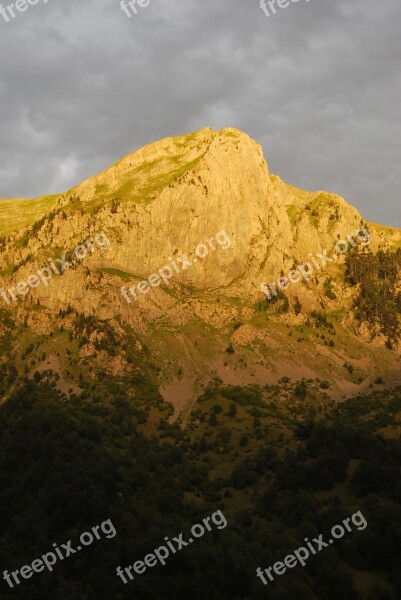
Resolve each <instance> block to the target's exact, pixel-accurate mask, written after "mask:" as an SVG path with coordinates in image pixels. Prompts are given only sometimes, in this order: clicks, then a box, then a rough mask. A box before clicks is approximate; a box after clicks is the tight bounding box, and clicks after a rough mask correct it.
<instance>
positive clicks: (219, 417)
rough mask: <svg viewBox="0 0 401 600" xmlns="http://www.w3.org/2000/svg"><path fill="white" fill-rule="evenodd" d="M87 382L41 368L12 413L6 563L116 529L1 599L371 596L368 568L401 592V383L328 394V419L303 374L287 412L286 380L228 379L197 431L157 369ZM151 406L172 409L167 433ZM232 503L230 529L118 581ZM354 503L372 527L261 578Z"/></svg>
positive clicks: (0, 505) (385, 594) (1, 411)
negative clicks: (363, 579)
mask: <svg viewBox="0 0 401 600" xmlns="http://www.w3.org/2000/svg"><path fill="white" fill-rule="evenodd" d="M87 325H90V324H88V323H86V324H85V323H84V326H85V327H86V326H87ZM283 385H284V384H283ZM285 385H286V386H287V387H288V389H290V388H291V386H292V384H291V383H290V382H287V383H286V384H285ZM81 386H82V388H83V391H82V393H80V394H79V395H71V396H70V397H69V398H67V397H66V396H65V395H63V394H62V393H60V392H59V391H57V388H55V387H54V386H53V385H52V384H51V381H50V380H49V378H48V377H47V376H46V375H45V374H42V375H40V376H38V377H36V378H34V379H33V380H28V379H26V380H25V381H23V382H22V384H21V385H19V386H18V388H17V389H15V391H14V392H13V393H12V394H11V397H10V398H9V399H8V401H7V402H6V403H4V405H2V406H1V407H0V448H1V449H0V558H1V565H2V566H3V569H2V570H4V569H8V570H9V571H12V570H14V569H16V568H20V567H21V566H23V565H25V564H30V563H32V561H33V560H34V559H36V558H39V557H40V556H41V555H42V554H44V553H46V552H48V551H50V550H51V549H52V544H53V542H56V543H59V544H60V543H64V542H66V541H67V540H69V539H71V540H73V545H74V544H75V542H76V541H77V540H78V538H79V535H80V533H82V532H84V531H88V530H90V528H91V527H92V526H94V525H97V524H100V523H101V522H102V521H104V520H107V519H111V520H112V522H113V524H114V525H115V527H116V529H117V535H116V537H115V538H113V539H106V538H104V537H103V538H102V539H101V540H99V541H95V542H94V543H93V545H91V546H88V547H87V548H86V549H85V550H84V551H82V552H81V553H80V554H77V555H74V556H72V557H70V558H69V559H68V560H65V561H63V562H60V563H58V564H57V565H56V566H55V569H54V572H53V573H51V574H49V573H48V574H46V573H41V574H36V575H35V576H34V577H33V578H31V579H29V580H26V581H23V583H22V584H21V585H19V586H18V587H15V588H14V589H12V590H11V589H9V588H8V585H7V584H6V582H5V581H1V582H0V585H1V597H2V598H5V599H6V600H9V599H11V598H17V599H18V598H20V599H23V600H25V599H28V598H29V599H30V600H31V599H33V600H36V599H38V600H39V599H40V600H43V599H45V600H46V599H49V600H50V599H51V600H73V599H74V600H76V599H77V598H79V599H80V600H81V599H82V600H95V599H96V600H102V599H103V598H104V599H106V598H107V600H109V598H114V599H116V600H125V599H128V598H132V597H135V598H140V599H143V600H148V599H149V600H151V599H152V600H153V599H157V600H159V599H167V600H168V599H171V600H172V599H174V600H176V599H177V600H180V599H181V598H182V599H184V598H185V600H186V599H187V598H188V596H190V597H191V598H194V599H195V600H204V599H205V598H212V599H214V600H225V599H227V600H228V599H230V600H237V599H238V600H240V599H241V600H247V599H256V600H259V599H262V598H264V599H265V598H267V599H268V600H287V599H288V600H291V599H294V600H295V599H298V598H299V596H300V595H302V597H303V598H305V599H306V600H320V599H321V600H327V599H328V600H338V598H341V599H344V600H358V599H359V598H363V599H364V600H365V597H364V596H361V595H360V592H359V587H358V585H357V584H356V582H355V580H354V579H353V574H354V573H356V572H360V573H361V574H363V573H365V572H369V576H370V577H372V578H373V579H372V580H373V582H374V585H373V584H372V586H371V589H370V591H369V594H370V596H369V598H367V597H366V600H380V599H381V598H388V599H390V600H395V599H396V598H397V597H399V595H400V594H401V578H400V576H399V573H398V565H399V563H400V547H401V506H400V504H401V474H400V468H399V465H400V459H401V443H400V442H399V441H395V440H390V439H387V438H385V437H383V436H381V435H378V433H377V429H378V428H380V427H384V426H386V425H389V426H392V425H395V424H396V423H397V419H396V416H395V415H396V414H397V412H399V411H400V410H401V395H400V390H398V391H395V392H394V393H393V394H392V395H391V396H389V397H385V396H383V395H380V394H372V396H371V397H368V398H356V399H354V400H353V401H349V402H346V403H344V404H343V405H341V406H339V407H330V406H329V404H327V405H326V408H325V410H324V411H322V412H320V413H319V411H317V410H316V407H315V403H313V404H311V403H310V402H309V396H308V394H309V393H310V390H311V388H312V385H311V384H309V385H308V386H306V385H305V382H300V383H299V384H297V385H295V384H294V385H293V386H292V389H293V398H294V399H293V404H291V402H289V403H288V404H287V405H285V406H284V405H280V404H278V403H277V402H276V401H275V400H274V397H275V393H276V390H275V388H274V386H272V387H271V388H269V387H266V389H264V390H263V389H261V388H258V386H248V387H246V388H241V387H239V386H226V385H222V384H221V382H219V380H214V381H213V382H211V383H210V385H209V386H208V387H207V388H206V389H205V391H204V394H202V396H201V397H200V398H199V402H198V403H197V404H196V406H195V408H194V411H193V416H192V419H191V420H190V424H189V426H188V427H187V428H186V429H184V430H183V429H182V428H180V427H179V426H178V425H177V424H171V423H169V422H168V420H166V416H167V415H166V412H165V411H164V408H165V407H164V406H163V405H162V403H161V397H160V396H159V395H158V391H157V386H156V385H155V382H154V381H153V380H152V377H151V370H150V371H146V370H144V371H143V372H141V373H140V372H138V373H134V374H133V375H132V376H130V377H129V378H120V379H119V378H113V379H112V378H107V377H100V376H99V377H97V378H96V379H95V380H93V379H92V380H87V379H86V378H84V379H83V381H82V382H81ZM300 386H301V387H302V390H303V391H304V392H305V393H302V394H301V395H299V393H297V391H296V390H297V389H298V388H299V387H300ZM321 398H324V396H323V395H322V396H321ZM314 402H315V400H314ZM150 407H151V411H158V413H157V414H158V415H159V416H158V419H159V421H158V426H156V427H153V428H152V427H151V423H150V418H151V414H156V413H154V412H153V413H151V411H150ZM212 415H213V416H214V417H215V420H214V421H213V422H211V421H210V417H211V416H212ZM152 432H153V433H152ZM219 508H222V509H223V511H224V514H225V516H226V517H227V519H228V523H229V524H228V527H227V528H226V529H224V530H221V531H219V530H217V529H215V530H214V531H213V532H210V533H206V534H205V536H204V537H202V538H200V539H199V540H197V541H196V543H194V544H193V545H191V547H190V548H185V549H184V550H182V551H181V552H180V553H178V554H176V555H174V556H173V557H171V558H170V559H169V560H168V562H167V564H166V565H165V566H157V567H155V568H153V569H148V570H147V572H146V573H144V574H143V575H141V576H136V578H135V581H134V582H132V583H130V584H128V585H124V584H123V583H122V582H121V580H120V579H119V578H118V577H117V576H116V572H115V569H116V567H117V566H118V565H120V566H123V567H124V566H128V565H130V564H133V563H134V562H135V561H137V560H141V559H143V558H144V556H145V555H147V554H149V553H151V552H152V551H153V549H154V548H156V547H158V546H160V545H162V544H163V541H164V538H165V536H169V537H170V538H172V537H174V536H176V535H177V534H179V533H180V532H183V533H184V539H185V537H187V536H186V532H189V530H190V527H191V525H193V524H194V523H197V522H200V520H201V518H203V517H205V516H207V515H210V514H212V513H213V512H214V511H215V510H217V509H219ZM356 510H362V512H363V514H364V515H365V517H366V519H367V520H368V524H369V525H368V528H367V529H365V530H364V531H360V532H358V531H356V530H355V531H353V532H352V533H350V534H348V535H346V536H345V537H344V538H343V539H341V540H338V542H336V544H335V545H333V546H331V547H330V548H329V549H327V550H325V551H324V552H323V551H322V552H321V553H320V554H319V555H318V556H316V557H315V558H313V560H311V561H310V562H308V564H307V567H306V568H305V569H303V568H301V567H298V568H296V569H292V570H291V571H288V572H287V573H286V574H285V575H284V576H282V577H277V579H276V581H274V583H273V584H271V585H269V586H266V587H264V586H263V585H262V583H261V582H260V580H259V579H257V578H256V568H257V567H258V566H261V567H264V568H266V567H268V566H271V565H272V564H274V563H275V562H277V561H279V560H281V559H282V558H283V557H284V556H286V555H287V554H290V553H292V552H293V551H294V550H295V549H296V548H297V547H299V546H300V545H302V541H303V538H304V537H305V536H308V537H310V536H312V537H313V536H317V535H318V534H320V533H325V532H327V531H328V530H329V529H330V527H332V526H333V525H335V524H338V523H340V522H341V520H342V519H343V518H346V517H348V516H350V514H352V513H353V512H355V511H356Z"/></svg>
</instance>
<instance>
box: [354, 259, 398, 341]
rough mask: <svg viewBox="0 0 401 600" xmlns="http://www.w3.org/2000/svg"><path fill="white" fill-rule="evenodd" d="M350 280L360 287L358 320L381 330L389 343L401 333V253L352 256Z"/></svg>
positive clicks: (357, 307)
mask: <svg viewBox="0 0 401 600" xmlns="http://www.w3.org/2000/svg"><path fill="white" fill-rule="evenodd" d="M346 265H347V271H346V279H347V281H348V282H349V283H350V284H352V285H359V295H358V298H357V300H356V302H355V309H356V317H357V318H358V319H359V320H360V321H367V322H368V323H369V324H370V325H372V326H378V327H379V329H380V331H381V333H383V334H384V335H385V336H386V337H388V339H389V340H394V339H396V338H397V336H398V335H399V333H400V322H399V315H400V314H401V293H400V292H397V288H398V285H399V281H400V269H401V249H398V250H397V252H395V253H391V252H383V251H379V252H378V253H377V254H372V253H371V252H365V253H361V252H358V251H353V252H349V253H348V254H347V258H346Z"/></svg>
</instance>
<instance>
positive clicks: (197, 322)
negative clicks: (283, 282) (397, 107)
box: [0, 128, 401, 411]
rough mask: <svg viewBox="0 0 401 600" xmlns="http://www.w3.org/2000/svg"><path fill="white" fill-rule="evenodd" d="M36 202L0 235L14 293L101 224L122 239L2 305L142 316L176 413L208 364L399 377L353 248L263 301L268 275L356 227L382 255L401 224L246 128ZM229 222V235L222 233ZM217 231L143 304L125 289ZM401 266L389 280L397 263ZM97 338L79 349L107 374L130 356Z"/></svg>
mask: <svg viewBox="0 0 401 600" xmlns="http://www.w3.org/2000/svg"><path fill="white" fill-rule="evenodd" d="M24 202H26V201H24ZM15 203H17V204H18V202H17V201H15ZM15 203H14V204H12V205H10V204H7V203H5V201H0V207H3V208H2V210H3V212H2V214H3V215H4V214H7V211H8V214H9V216H10V217H11V214H10V213H11V212H12V211H13V210H14V206H15ZM32 206H33V207H37V211H36V214H38V215H39V214H40V217H41V218H40V219H39V220H37V221H36V222H34V223H31V224H30V225H29V227H27V226H26V223H23V222H22V221H18V222H17V223H16V228H15V230H14V231H13V232H9V235H8V238H6V239H4V238H3V239H2V241H1V243H0V269H1V271H0V286H1V287H3V288H5V289H6V290H7V289H9V288H10V287H11V288H12V287H13V286H14V287H15V286H16V285H17V283H18V282H21V281H26V280H27V278H28V277H29V276H30V275H31V274H32V273H35V272H37V270H38V269H40V268H42V267H43V265H48V259H49V258H54V257H61V256H62V255H63V254H64V253H67V254H68V256H70V254H69V253H70V252H71V251H72V250H73V249H74V247H75V246H76V245H77V244H80V243H82V242H83V241H84V240H86V239H88V238H90V237H92V238H94V237H95V236H96V234H97V233H99V232H101V231H103V232H104V233H105V234H106V236H107V239H108V240H109V241H110V246H109V247H107V248H103V249H101V248H96V251H93V252H90V253H88V256H86V257H85V258H84V259H83V260H82V261H78V262H77V264H76V265H75V266H74V267H73V268H70V269H67V270H66V271H65V272H64V273H63V274H62V275H60V276H59V277H58V278H57V280H56V278H53V280H52V281H50V282H49V285H39V286H38V287H37V288H35V289H30V290H29V293H28V294H27V295H26V296H24V297H22V296H19V297H18V300H17V301H16V302H13V303H12V304H11V305H10V306H7V305H6V304H5V303H4V302H3V305H4V309H6V310H7V311H8V312H10V314H11V316H12V318H13V319H14V320H15V321H16V322H17V323H26V324H27V325H28V327H29V328H30V329H31V331H32V332H35V333H36V334H37V333H42V334H46V335H48V334H49V333H50V332H51V331H54V330H55V328H57V327H60V325H61V326H62V327H63V328H65V329H67V330H68V329H69V327H71V322H72V316H71V315H72V314H73V313H70V315H69V316H68V315H64V316H61V317H59V316H58V313H59V311H60V310H62V311H65V310H66V309H67V307H70V308H71V309H72V311H75V313H80V314H83V315H86V316H89V315H93V316H96V318H97V319H100V320H101V321H108V322H110V324H111V326H112V327H113V328H115V330H116V331H119V332H120V334H121V333H122V332H124V331H126V328H130V330H132V331H133V332H134V333H135V336H136V337H137V340H138V343H139V344H140V345H143V344H147V345H148V346H150V347H152V351H153V353H154V360H155V362H156V364H157V365H158V368H160V377H159V383H160V386H161V390H162V391H163V393H164V394H165V397H166V398H167V399H171V400H174V402H175V404H176V406H177V411H178V410H182V409H183V408H184V407H185V406H187V404H188V401H189V400H190V399H191V398H192V397H193V396H194V395H196V393H197V392H198V391H199V390H200V389H201V386H202V385H204V384H205V383H207V381H208V379H210V376H211V375H216V376H219V377H221V378H222V379H223V380H225V381H227V382H229V383H233V384H244V383H251V382H259V383H267V382H275V381H278V379H280V377H282V376H283V375H286V376H290V377H292V378H294V379H302V378H303V377H305V378H309V379H320V380H322V379H323V380H327V381H329V382H330V386H331V390H330V393H331V394H332V395H333V396H334V397H336V398H342V397H343V396H348V395H351V394H354V393H356V392H358V391H359V390H363V389H365V388H366V387H368V386H369V385H370V384H371V382H372V381H373V380H375V379H377V377H379V376H385V379H386V381H387V382H391V381H393V380H394V379H397V378H399V372H400V367H399V356H398V355H397V353H396V352H395V350H397V349H398V352H399V350H400V345H399V339H392V340H390V341H389V340H388V339H387V336H386V334H385V333H384V332H383V328H382V327H381V325H380V323H379V321H378V320H377V319H376V317H375V315H373V320H372V322H371V323H367V322H364V320H363V315H362V318H359V320H358V319H356V318H355V314H356V313H354V306H355V303H357V302H358V294H359V287H358V285H359V284H355V283H354V284H350V282H349V281H347V279H346V276H345V272H346V264H345V263H346V261H347V259H348V256H340V257H339V258H338V260H337V261H336V262H335V264H334V262H333V261H331V263H333V264H328V265H327V267H326V268H325V269H321V270H319V271H317V270H315V272H314V273H313V276H311V277H310V278H309V279H306V278H304V279H303V281H302V282H300V283H298V284H297V285H293V286H291V287H290V288H289V289H288V291H285V294H284V296H285V297H284V296H282V297H281V300H279V302H278V303H269V302H266V299H265V296H264V294H263V293H262V291H261V284H262V283H270V282H274V281H276V282H277V280H278V279H279V278H280V276H282V275H284V274H287V273H288V271H289V270H290V269H292V268H293V267H294V266H295V265H297V264H298V265H299V264H302V263H303V262H305V261H308V260H311V257H315V256H316V255H317V254H321V253H323V252H324V251H325V249H327V252H328V255H329V256H331V255H332V253H333V248H334V246H335V244H336V243H337V241H338V240H339V239H342V240H346V239H347V237H348V236H350V235H353V236H355V234H356V232H357V231H358V230H359V228H360V227H365V228H366V229H367V230H368V231H369V241H370V244H369V249H366V248H362V249H361V252H362V251H363V252H365V253H366V252H368V251H369V252H371V253H373V254H376V253H377V252H378V251H379V250H381V251H385V252H394V251H395V250H396V249H397V248H399V247H400V246H401V231H400V230H396V229H392V228H384V227H382V226H377V225H374V224H367V223H366V222H365V221H364V220H363V218H362V217H361V215H360V214H359V213H358V211H357V210H356V209H354V208H353V207H352V206H350V205H349V204H347V203H346V202H345V200H344V199H342V198H340V197H338V196H336V195H333V194H328V193H326V192H306V191H302V190H298V189H296V188H294V187H292V186H289V185H287V184H285V183H284V182H283V181H281V179H280V178H279V177H277V176H274V175H271V174H270V173H269V170H268V167H267V164H266V162H265V160H264V157H263V154H262V150H261V148H260V146H259V145H258V144H257V143H256V142H254V141H253V140H252V139H251V138H249V137H248V136H247V135H246V134H244V133H242V132H240V131H238V130H236V129H231V128H228V129H224V130H222V131H213V130H212V129H203V130H201V131H198V132H195V133H193V134H189V135H186V136H181V137H177V138H167V139H165V140H161V141H160V142H156V143H154V144H150V145H148V146H146V147H145V148H143V149H141V150H139V151H137V152H135V153H133V154H131V155H128V156H127V157H125V158H123V159H121V160H120V161H118V162H117V163H115V164H114V165H113V166H111V167H110V168H109V169H106V170H105V171H104V172H102V173H100V174H98V175H96V176H94V177H92V178H90V179H88V180H86V181H84V182H83V183H81V184H80V185H78V186H77V187H75V188H73V189H72V190H70V191H69V192H66V193H65V194H62V195H60V196H59V197H57V199H56V200H54V199H52V200H51V210H49V209H50V205H49V209H47V210H46V207H45V206H44V205H43V200H42V199H38V200H37V201H32ZM32 214H35V210H33V211H32ZM9 220H10V219H9ZM223 231H224V235H223V234H221V236H220V239H221V240H223V241H224V240H225V243H224V244H217V243H216V238H215V236H216V235H217V234H218V233H219V232H223ZM211 238H214V239H215V242H214V245H215V249H214V250H213V251H210V249H209V252H208V255H207V256H206V257H205V258H204V259H202V260H197V262H196V264H195V263H194V264H192V265H191V266H190V267H188V268H186V269H184V268H182V269H180V272H174V273H173V276H172V277H171V279H170V281H169V282H165V283H168V285H165V284H162V285H160V286H158V287H152V288H151V289H150V290H149V289H148V290H147V292H146V294H144V295H141V294H139V295H138V299H137V300H134V299H133V298H132V296H131V303H128V302H127V300H126V299H125V298H124V297H123V295H122V294H121V291H120V288H121V286H124V287H125V288H126V289H127V288H129V287H132V286H133V285H136V286H137V285H138V282H139V281H141V280H144V279H145V280H146V279H147V278H148V277H149V275H150V274H152V273H157V272H158V270H159V269H162V268H163V267H165V266H170V267H171V265H172V263H173V260H174V259H175V258H176V257H182V256H183V255H187V256H188V257H189V259H190V258H191V257H192V258H193V257H194V250H195V248H196V247H197V246H198V245H199V244H205V243H206V241H207V240H210V239H211ZM209 248H210V245H209ZM394 256H396V255H394ZM355 260H358V256H356V257H355ZM191 262H192V260H191ZM396 269H397V267H396ZM386 277H387V275H386ZM396 279H397V281H394V282H393V284H392V288H391V289H392V290H397V289H398V288H397V286H399V272H398V271H397V277H396ZM378 281H379V284H380V276H378ZM397 282H398V283H397ZM379 284H378V287H380V285H379ZM135 289H137V288H135ZM375 301H378V302H381V297H380V294H379V296H378V300H377V299H376V300H375ZM394 310H395V311H396V310H398V309H396V308H395V309H394ZM393 312H394V311H393ZM320 313H323V314H324V315H325V320H324V319H323V320H322V318H321V315H320ZM311 315H312V316H311ZM319 315H320V316H319ZM359 316H360V315H359ZM392 318H397V317H394V316H392ZM376 320H377V323H376V322H375V321H376ZM97 335H98V334H97V333H95V332H92V338H91V337H90V336H85V338H84V340H83V342H84V343H82V345H81V346H80V348H79V350H78V352H79V356H80V359H82V360H84V359H85V360H86V361H89V362H90V361H93V362H94V363H100V364H101V365H102V367H103V368H104V369H109V370H110V371H111V372H117V371H124V369H128V368H129V366H128V365H127V363H126V361H125V357H124V356H121V357H119V360H112V361H110V360H109V358H108V356H107V352H106V351H104V352H103V353H97V352H96V349H95V339H96V336H97ZM17 343H19V344H20V345H21V343H22V342H21V341H20V342H17ZM386 343H387V346H388V347H387V348H386V347H385V345H386ZM230 344H231V346H230ZM226 349H228V350H229V351H228V352H226ZM344 365H351V367H352V373H351V372H350V368H349V366H344Z"/></svg>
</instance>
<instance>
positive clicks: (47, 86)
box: [0, 0, 401, 227]
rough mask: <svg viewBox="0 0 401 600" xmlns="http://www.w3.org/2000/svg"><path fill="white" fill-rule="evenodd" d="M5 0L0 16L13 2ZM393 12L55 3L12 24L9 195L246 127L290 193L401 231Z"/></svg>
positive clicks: (323, 1) (0, 109)
mask: <svg viewBox="0 0 401 600" xmlns="http://www.w3.org/2000/svg"><path fill="white" fill-rule="evenodd" d="M8 3H9V2H7V0H6V2H4V1H3V4H8ZM400 21H401V5H400V4H399V3H398V2H396V0H382V1H381V2H380V3H378V2H376V1H373V0H336V2H333V1H332V0H310V1H309V2H306V0H300V1H299V2H298V3H297V4H290V6H288V7H287V8H285V9H281V10H280V9H278V10H277V14H276V15H274V16H271V17H269V18H266V17H265V15H264V14H263V12H262V10H261V9H260V7H259V0H247V1H246V2H244V1H243V0H219V1H218V2H216V0H202V1H199V0H151V1H150V5H149V7H147V8H143V9H139V13H138V14H137V15H135V16H133V17H132V18H131V19H128V18H127V17H126V16H125V15H124V13H123V12H122V11H121V10H120V3H119V0H96V1H95V0H86V1H85V2H78V0H69V1H68V2H62V0H49V2H48V4H47V5H46V4H44V3H43V2H42V1H39V3H38V4H37V5H36V6H32V7H30V8H29V10H27V11H26V12H25V13H22V14H18V16H17V18H16V19H14V20H12V21H11V22H9V23H6V22H5V21H4V20H2V17H1V16H0V50H1V55H2V57H3V60H2V63H1V66H0V73H1V79H0V98H1V104H0V117H1V124H2V125H1V144H0V161H1V162H0V197H11V196H16V197H21V196H25V197H32V196H36V195H41V194H47V193H56V192H59V191H63V190H65V189H68V188H69V187H72V186H73V185H75V184H76V183H79V182H80V181H81V180H83V179H85V178H86V177H89V176H91V175H93V174H94V173H96V172H98V171H99V170H101V169H103V168H105V167H107V166H108V165H109V164H111V163H113V162H115V161H116V160H118V159H119V158H120V157H121V156H123V155H124V154H127V153H129V152H132V151H133V150H135V149H137V148H139V147H141V146H142V145H143V144H145V143H148V142H151V141H153V140H157V139H160V138H162V137H165V136H169V135H179V134H181V133H185V132H188V131H192V130H194V129H200V128H202V127H205V126H211V127H214V128H215V129H220V128H223V127H226V126H235V127H238V128H240V129H243V130H244V131H246V132H247V133H249V134H250V135H251V136H252V137H254V138H255V139H256V140H257V141H258V142H259V143H261V144H262V146H263V148H264V152H265V156H266V159H267V161H268V163H269V168H270V170H271V171H272V172H274V173H277V174H279V175H280V176H281V177H282V178H283V179H284V180H285V181H287V182H288V183H291V184H292V185H295V186H299V187H303V188H306V189H326V190H328V191H331V192H335V193H338V194H340V195H342V196H344V197H345V198H346V200H348V201H349V202H351V203H352V204H354V205H355V206H357V208H358V209H359V210H360V211H361V212H362V213H363V215H364V216H365V217H366V218H367V219H369V220H373V221H377V222H382V223H387V224H391V225H398V226H399V227H401V219H400V210H399V208H398V206H399V199H398V196H397V194H398V192H399V189H400V179H401V176H400V169H399V163H400V158H401V135H400V134H401V131H400V129H401V125H400V112H401V109H400V102H399V98H400V91H401V81H400V80H401V77H400V69H399V64H400V62H399V61H400V41H399V23H400Z"/></svg>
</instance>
